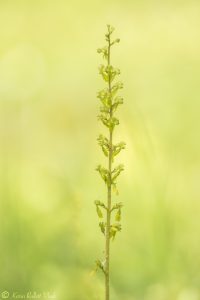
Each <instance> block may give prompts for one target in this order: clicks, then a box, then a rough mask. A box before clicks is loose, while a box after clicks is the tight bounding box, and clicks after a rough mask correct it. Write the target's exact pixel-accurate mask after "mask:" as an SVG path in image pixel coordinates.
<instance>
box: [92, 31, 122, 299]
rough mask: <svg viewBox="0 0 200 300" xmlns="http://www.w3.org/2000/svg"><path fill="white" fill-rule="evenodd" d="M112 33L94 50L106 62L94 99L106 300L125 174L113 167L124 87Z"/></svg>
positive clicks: (118, 148) (118, 145)
mask: <svg viewBox="0 0 200 300" xmlns="http://www.w3.org/2000/svg"><path fill="white" fill-rule="evenodd" d="M113 31H114V28H113V27H112V26H110V25H107V33H106V34H105V39H106V46H105V47H103V48H99V49H98V50H97V52H98V53H100V54H102V55H103V59H104V60H105V64H101V65H100V67H99V73H100V75H101V76H102V78H103V80H104V81H105V83H106V87H105V88H104V89H103V90H101V91H99V92H98V94H97V98H98V99H99V100H100V103H101V107H100V114H99V115H98V119H99V120H100V121H101V122H102V123H103V125H104V126H105V127H106V128H107V130H108V135H107V136H104V135H103V134H100V135H99V137H98V139H97V140H98V144H99V145H100V147H101V149H102V151H103V154H104V155H105V156H106V158H107V164H108V165H107V167H103V166H101V165H98V167H97V169H96V170H97V171H98V172H99V174H100V176H101V178H102V179H103V181H104V183H105V185H106V188H107V201H105V202H102V201H100V200H96V201H95V206H96V210H97V214H98V217H99V219H100V220H99V227H100V230H101V232H102V234H103V235H104V236H105V256H104V258H103V260H97V261H96V269H100V270H101V271H102V272H103V274H104V276H105V299H106V300H109V298H110V288H109V281H110V267H109V265H110V240H111V239H112V240H114V238H115V236H116V234H117V233H118V232H119V231H121V224H120V221H121V208H122V203H121V202H115V203H113V199H112V195H113V192H114V193H115V194H116V195H118V190H117V178H118V176H119V175H120V173H121V172H122V171H123V170H124V166H123V165H122V164H120V165H118V166H115V167H114V166H113V164H114V161H115V157H116V156H117V155H118V154H119V153H120V151H121V150H122V149H124V148H125V143H124V142H119V143H116V144H114V142H113V135H114V131H115V127H116V126H117V125H119V120H118V119H117V118H116V117H115V112H116V111H117V109H118V107H119V106H120V105H121V104H123V98H122V97H120V96H119V95H118V91H119V90H121V89H122V88H123V84H122V83H121V82H120V81H116V82H114V81H115V80H116V78H117V77H118V76H119V75H120V70H119V69H117V68H114V67H113V66H112V65H111V49H112V47H113V46H114V45H115V44H117V43H119V42H120V40H119V39H114V40H113V39H112V38H111V37H112V33H113Z"/></svg>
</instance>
